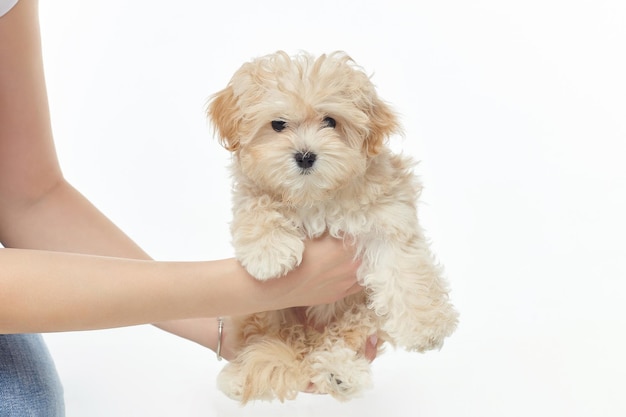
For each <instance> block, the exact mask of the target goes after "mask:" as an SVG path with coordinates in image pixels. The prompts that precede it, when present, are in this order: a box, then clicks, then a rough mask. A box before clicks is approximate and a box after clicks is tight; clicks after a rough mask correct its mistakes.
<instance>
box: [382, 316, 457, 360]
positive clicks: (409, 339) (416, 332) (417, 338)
mask: <svg viewBox="0 0 626 417" xmlns="http://www.w3.org/2000/svg"><path fill="white" fill-rule="evenodd" d="M458 316H459V314H458V313H457V311H456V310H454V308H453V307H452V305H450V304H447V305H446V306H445V307H444V308H441V309H439V310H435V311H431V312H430V313H429V314H424V313H423V312H422V314H420V316H419V317H415V319H414V320H413V321H412V323H413V325H410V326H409V327H405V326H404V325H400V326H399V327H396V328H389V334H390V335H395V337H394V336H392V338H393V339H394V340H395V342H396V343H397V344H398V345H401V346H404V347H405V348H406V349H407V350H410V351H417V352H425V351H428V350H433V349H441V347H442V346H443V342H444V340H445V338H446V337H448V336H450V335H451V334H452V333H453V332H454V330H455V329H456V327H457V324H458ZM405 323H407V322H406V321H405ZM384 327H387V326H384Z"/></svg>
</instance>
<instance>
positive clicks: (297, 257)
mask: <svg viewBox="0 0 626 417" xmlns="http://www.w3.org/2000/svg"><path fill="white" fill-rule="evenodd" d="M237 249H238V250H237V258H238V259H239V261H240V262H241V264H242V265H243V266H244V268H246V270H247V271H248V272H249V273H250V275H252V276H253V277H255V278H256V279H258V280H261V281H265V280H267V279H270V278H277V277H281V276H283V275H285V274H286V273H287V272H289V271H291V270H292V269H294V268H295V267H296V266H298V265H300V262H302V253H303V252H304V242H303V241H302V239H300V238H299V237H297V236H294V235H291V234H289V233H285V232H281V231H280V230H275V231H273V232H272V233H271V235H270V236H267V237H265V238H261V239H259V240H258V241H257V242H252V243H250V244H247V245H243V246H240V247H238V248H237Z"/></svg>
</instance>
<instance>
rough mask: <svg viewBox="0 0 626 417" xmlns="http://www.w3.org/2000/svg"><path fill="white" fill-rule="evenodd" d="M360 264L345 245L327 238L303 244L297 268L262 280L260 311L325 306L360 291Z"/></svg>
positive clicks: (352, 251) (353, 250)
mask: <svg viewBox="0 0 626 417" xmlns="http://www.w3.org/2000/svg"><path fill="white" fill-rule="evenodd" d="M359 266H360V261H359V260H357V259H355V249H354V247H352V246H351V245H350V244H349V243H348V242H345V241H343V240H340V239H336V238H332V237H330V236H328V235H325V236H322V237H320V238H317V239H310V240H307V241H305V248H304V254H303V256H302V262H301V263H300V265H299V266H298V267H297V268H296V269H294V270H293V271H291V272H289V273H288V274H286V275H285V276H283V277H280V278H276V279H271V280H268V281H264V282H262V283H261V284H262V285H263V290H264V291H263V292H264V294H265V295H267V297H264V298H266V301H267V303H268V305H267V306H266V308H264V309H263V311H267V310H279V309H282V308H288V307H299V306H311V305H319V304H328V303H332V302H335V301H337V300H340V299H342V298H344V297H346V296H348V295H352V294H356V293H358V292H359V291H361V290H362V289H363V287H361V285H359V283H358V280H357V270H358V268H359Z"/></svg>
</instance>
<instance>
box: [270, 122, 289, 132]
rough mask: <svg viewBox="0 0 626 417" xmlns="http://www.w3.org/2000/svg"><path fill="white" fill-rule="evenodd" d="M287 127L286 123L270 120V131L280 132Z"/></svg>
mask: <svg viewBox="0 0 626 417" xmlns="http://www.w3.org/2000/svg"><path fill="white" fill-rule="evenodd" d="M286 127H287V122H285V121H284V120H272V129H274V130H275V131H277V132H282V131H283V130H284V129H285V128H286Z"/></svg>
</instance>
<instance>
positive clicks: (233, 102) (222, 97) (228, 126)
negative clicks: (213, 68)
mask: <svg viewBox="0 0 626 417" xmlns="http://www.w3.org/2000/svg"><path fill="white" fill-rule="evenodd" d="M207 114H208V116H209V119H210V120H211V122H212V123H213V126H215V129H216V131H217V135H218V140H219V141H220V143H221V144H222V146H223V147H224V148H226V149H228V150H229V151H231V152H234V151H236V150H237V149H239V135H238V133H237V132H238V131H239V123H240V120H241V118H240V117H239V110H238V106H237V99H236V97H235V94H234V92H233V88H232V86H230V85H229V86H228V87H226V88H225V89H223V90H222V91H220V92H218V93H216V94H215V95H214V96H213V97H211V99H210V100H209V105H208V107H207Z"/></svg>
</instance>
